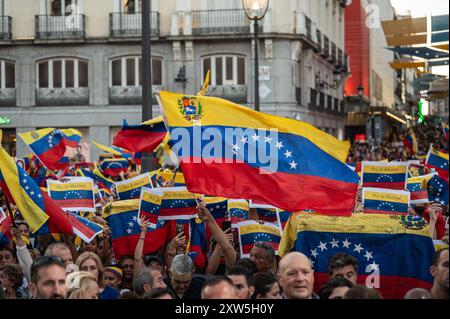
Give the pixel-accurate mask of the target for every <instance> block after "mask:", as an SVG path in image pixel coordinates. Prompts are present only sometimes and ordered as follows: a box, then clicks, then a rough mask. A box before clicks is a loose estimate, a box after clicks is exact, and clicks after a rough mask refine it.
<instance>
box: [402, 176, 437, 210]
mask: <svg viewBox="0 0 450 319" xmlns="http://www.w3.org/2000/svg"><path fill="white" fill-rule="evenodd" d="M436 174H437V173H433V174H428V175H422V176H416V177H411V178H408V179H407V180H406V190H407V191H409V192H410V193H411V204H424V203H429V202H430V201H429V200H428V193H427V182H428V181H429V180H430V179H431V178H432V177H433V176H434V175H436Z"/></svg>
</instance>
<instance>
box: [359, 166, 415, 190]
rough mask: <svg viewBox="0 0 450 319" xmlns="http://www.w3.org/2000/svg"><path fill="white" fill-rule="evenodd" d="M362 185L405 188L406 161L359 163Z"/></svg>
mask: <svg viewBox="0 0 450 319" xmlns="http://www.w3.org/2000/svg"><path fill="white" fill-rule="evenodd" d="M361 171H362V187H377V188H387V189H398V190H402V189H405V184H406V178H407V174H408V164H407V163H406V162H390V163H386V162H368V161H364V162H362V164H361Z"/></svg>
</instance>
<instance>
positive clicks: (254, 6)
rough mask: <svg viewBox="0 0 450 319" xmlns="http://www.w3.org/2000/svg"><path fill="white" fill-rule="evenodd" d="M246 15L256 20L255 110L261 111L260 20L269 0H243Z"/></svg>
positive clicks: (267, 7) (264, 13) (265, 11)
mask: <svg viewBox="0 0 450 319" xmlns="http://www.w3.org/2000/svg"><path fill="white" fill-rule="evenodd" d="M242 6H243V7H244V12H245V15H246V16H247V18H248V19H249V20H253V22H254V34H255V111H258V112H259V109H260V107H259V39H258V31H259V30H258V29H259V24H258V21H259V20H262V19H264V16H265V15H266V13H267V10H268V9H269V0H242Z"/></svg>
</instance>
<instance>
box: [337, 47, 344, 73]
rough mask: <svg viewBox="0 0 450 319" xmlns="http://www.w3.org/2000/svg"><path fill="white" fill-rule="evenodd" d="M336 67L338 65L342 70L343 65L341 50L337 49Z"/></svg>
mask: <svg viewBox="0 0 450 319" xmlns="http://www.w3.org/2000/svg"><path fill="white" fill-rule="evenodd" d="M337 65H338V66H339V67H340V68H342V66H343V65H344V60H343V52H342V49H339V50H338V55H337Z"/></svg>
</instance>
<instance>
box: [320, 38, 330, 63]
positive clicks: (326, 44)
mask: <svg viewBox="0 0 450 319" xmlns="http://www.w3.org/2000/svg"><path fill="white" fill-rule="evenodd" d="M322 55H323V56H324V57H326V58H328V57H329V56H330V40H329V39H328V37H327V36H326V35H324V36H323V50H322Z"/></svg>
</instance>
